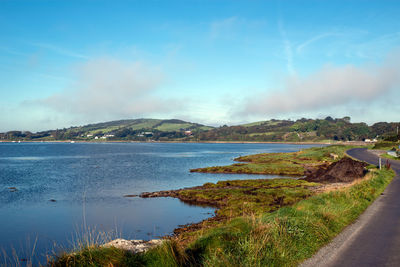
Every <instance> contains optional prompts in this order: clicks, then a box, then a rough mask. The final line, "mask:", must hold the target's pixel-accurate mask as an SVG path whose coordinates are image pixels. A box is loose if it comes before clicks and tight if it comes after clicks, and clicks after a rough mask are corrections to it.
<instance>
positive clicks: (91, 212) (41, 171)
mask: <svg viewBox="0 0 400 267" xmlns="http://www.w3.org/2000/svg"><path fill="white" fill-rule="evenodd" d="M310 146H312V145H292V144H231V143H223V144H222V143H218V144H212V143H74V144H70V143H0V218H1V220H0V248H2V249H3V250H4V251H5V252H6V254H7V255H8V257H10V255H11V257H13V256H12V254H13V252H12V250H13V249H14V250H15V253H16V255H17V256H16V258H18V259H19V260H21V259H25V258H33V261H34V262H36V263H38V262H42V263H43V262H44V261H45V259H46V255H48V254H52V253H54V251H53V250H54V248H56V249H57V248H58V249H61V250H65V249H67V250H68V249H71V248H72V247H73V246H74V244H76V243H77V242H78V241H80V240H82V236H83V235H85V234H87V233H93V236H94V237H96V235H97V234H98V233H103V232H104V233H108V234H109V235H110V236H121V237H123V238H125V239H153V238H157V237H159V236H163V235H167V234H171V233H172V231H173V229H175V228H176V227H178V226H179V225H182V224H187V223H191V222H199V221H201V220H203V219H206V218H208V217H210V216H212V214H213V212H214V209H212V208H209V207H198V206H190V205H186V204H184V203H182V202H181V201H179V200H177V199H172V198H159V199H141V198H137V197H135V198H126V197H123V196H124V195H127V194H139V193H141V192H145V191H158V190H167V189H178V188H183V187H190V186H196V185H201V184H204V183H206V182H214V183H215V182H217V181H219V180H229V179H255V178H273V177H276V175H275V176H268V175H239V174H204V173H190V172H189V170H190V169H192V168H200V167H207V166H217V165H227V164H231V163H232V162H233V161H232V160H233V158H236V157H239V156H244V155H248V154H255V153H267V152H291V151H298V150H299V149H304V148H307V147H310ZM313 146H314V145H313ZM14 188H15V189H14ZM33 248H34V252H33V253H32V250H33ZM32 254H33V255H34V256H33V257H32V256H31V255H32Z"/></svg>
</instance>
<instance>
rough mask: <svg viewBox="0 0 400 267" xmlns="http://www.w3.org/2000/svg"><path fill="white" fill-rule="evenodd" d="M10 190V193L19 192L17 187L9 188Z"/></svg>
mask: <svg viewBox="0 0 400 267" xmlns="http://www.w3.org/2000/svg"><path fill="white" fill-rule="evenodd" d="M8 189H9V190H10V192H16V191H18V189H17V188H16V187H14V186H12V187H9V188H8Z"/></svg>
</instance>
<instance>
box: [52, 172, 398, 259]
mask: <svg viewBox="0 0 400 267" xmlns="http://www.w3.org/2000/svg"><path fill="white" fill-rule="evenodd" d="M393 176H394V173H393V171H390V170H382V171H378V170H372V173H371V174H370V175H369V178H367V179H363V180H361V181H359V182H357V183H355V184H354V185H353V186H351V187H346V188H343V189H341V190H335V191H331V192H326V193H321V194H316V195H313V196H311V197H309V198H307V199H304V200H301V201H298V202H296V203H295V204H294V205H292V206H286V207H282V208H280V209H278V210H276V211H274V212H272V213H268V212H266V213H261V215H256V213H251V214H246V215H242V216H239V217H236V218H234V219H230V220H228V221H226V222H225V223H224V224H223V225H220V226H216V227H213V228H209V229H205V230H204V229H203V230H201V231H199V232H198V233H197V234H196V235H197V236H196V239H195V240H194V241H193V242H191V243H190V244H188V245H185V246H182V245H180V243H179V239H173V240H171V241H168V242H165V243H164V244H163V245H162V246H160V247H157V248H154V249H152V250H150V251H148V252H147V253H143V254H136V255H132V254H128V253H126V252H123V251H121V250H118V249H113V248H112V249H104V248H99V247H98V246H92V247H90V248H86V249H84V250H81V251H79V252H77V253H75V254H66V255H64V256H62V257H60V258H59V259H58V260H57V261H55V262H53V264H51V265H53V266H66V265H68V266H81V265H97V266H107V265H109V264H112V265H113V266H294V265H296V264H298V263H299V262H301V261H303V260H304V259H306V258H309V257H311V256H312V255H313V254H314V253H315V252H316V251H317V250H318V249H319V248H320V247H321V246H323V245H325V244H327V243H328V242H329V241H330V240H331V239H332V238H333V237H334V236H336V235H337V234H338V233H340V232H341V231H342V230H343V228H344V227H345V226H346V225H348V224H350V223H351V222H353V221H354V220H355V219H356V218H357V217H358V216H359V215H360V214H361V213H362V212H363V211H364V210H365V209H366V208H367V207H368V205H370V204H371V203H372V202H373V201H374V200H375V199H376V198H377V197H378V196H379V195H380V194H381V192H383V190H384V189H385V187H386V186H387V185H388V184H389V183H390V181H391V180H392V178H393ZM210 186H211V185H210ZM215 186H218V184H217V185H215ZM221 186H222V184H221ZM246 210H247V209H246ZM250 210H251V209H250Z"/></svg>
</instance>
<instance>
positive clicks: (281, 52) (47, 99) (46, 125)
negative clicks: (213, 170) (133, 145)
mask: <svg viewBox="0 0 400 267" xmlns="http://www.w3.org/2000/svg"><path fill="white" fill-rule="evenodd" d="M398 14H400V1H385V0H376V1H373V0H371V1H367V0H362V1H361V0H358V1H352V0H345V1H338V0H335V1H328V0H326V1H324V0H318V1H311V0H310V1H308V0H303V1H297V0H291V1H284V0H281V1H256V0H246V1H239V0H236V1H234V0H231V1H222V0H214V1H207V0H201V1H200V0H198V1H195V0H185V1H172V0H169V1H152V0H146V1H101V0H97V1H85V0H80V1H74V0H69V1H67V0H65V1H61V0H58V1H56V0H52V1H41V0H36V1H32V0H26V1H19V0H12V1H7V0H0V132H4V131H9V130H22V131H25V130H29V131H41V130H48V129H56V128H64V127H70V126H78V125H85V124H88V123H95V122H104V121H110V120H118V119H135V118H158V119H172V118H176V119H182V120H187V121H192V122H198V123H203V124H207V125H214V126H218V125H223V124H228V125H235V124H241V123H245V122H253V121H259V120H269V119H273V118H274V119H293V120H294V119H299V118H302V117H306V118H325V117H327V116H331V117H334V118H340V117H344V116H350V117H351V118H352V121H354V122H359V121H363V122H367V123H368V124H372V123H375V122H378V121H400V117H399V115H398V114H400V105H399V99H400V98H399V96H400V66H399V65H400V63H399V62H400V19H398Z"/></svg>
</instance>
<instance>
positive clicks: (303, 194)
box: [178, 179, 318, 218]
mask: <svg viewBox="0 0 400 267" xmlns="http://www.w3.org/2000/svg"><path fill="white" fill-rule="evenodd" d="M317 185H318V184H317V183H310V182H306V181H304V180H295V179H259V180H232V181H220V182H218V183H216V184H213V183H207V184H204V185H203V187H202V188H201V189H184V190H181V191H179V193H178V194H179V198H180V199H183V200H185V201H187V202H192V203H208V204H210V205H213V206H216V207H218V208H219V209H218V210H217V211H216V215H218V216H222V217H225V218H232V217H238V216H242V215H243V214H255V215H260V214H262V213H265V212H271V211H274V210H277V209H279V208H280V207H282V206H287V205H291V204H293V203H296V202H298V201H300V200H302V199H304V198H307V197H309V196H311V195H312V192H311V190H310V189H309V188H310V187H314V186H317Z"/></svg>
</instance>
